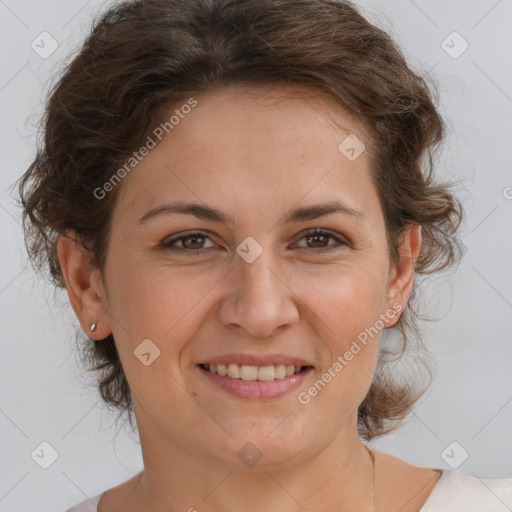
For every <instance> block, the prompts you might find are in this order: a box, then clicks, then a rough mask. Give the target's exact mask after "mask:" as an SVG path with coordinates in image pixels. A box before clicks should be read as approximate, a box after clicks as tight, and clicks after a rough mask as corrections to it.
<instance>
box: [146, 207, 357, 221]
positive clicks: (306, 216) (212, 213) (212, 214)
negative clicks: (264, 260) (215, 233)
mask: <svg viewBox="0 0 512 512" xmlns="http://www.w3.org/2000/svg"><path fill="white" fill-rule="evenodd" d="M173 213H181V214H185V215H193V216H194V217H197V218H198V219H201V220H206V221H211V222H219V223H223V224H231V225H233V224H234V217H233V216H231V215H229V214H227V213H225V212H222V211H220V210H218V209H216V208H212V207H211V206H206V205H204V204H200V203H184V202H180V201H178V202H175V203H164V204H161V205H159V206H156V207H155V208H152V209H151V210H149V211H148V212H146V213H145V214H144V215H142V217H140V219H139V224H143V223H145V222H147V221H148V220H149V219H152V218H154V217H156V216H158V215H162V214H167V215H169V214H173ZM331 213H342V214H344V215H351V216H353V217H355V218H358V219H361V220H366V216H365V215H364V214H363V213H362V212H360V211H358V210H354V209H353V208H351V207H349V206H347V205H346V204H344V203H342V202H341V201H329V202H327V203H324V204H313V205H309V206H300V207H295V208H292V209H291V210H289V211H288V212H287V213H286V214H285V215H284V223H285V224H291V223H293V222H303V221H306V220H313V219H317V218H319V217H322V216H324V215H328V214H331Z"/></svg>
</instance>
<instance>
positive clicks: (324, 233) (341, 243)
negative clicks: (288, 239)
mask: <svg viewBox="0 0 512 512" xmlns="http://www.w3.org/2000/svg"><path fill="white" fill-rule="evenodd" d="M315 235H321V236H326V237H328V238H332V239H333V240H335V241H336V242H337V243H338V244H339V245H335V246H331V247H330V248H319V249H315V248H313V247H301V249H305V250H306V251H307V252H313V253H326V252H329V251H332V250H334V249H338V248H340V247H342V246H345V245H346V246H348V245H349V244H348V243H347V242H346V241H345V240H343V239H342V238H340V237H338V236H336V235H335V234H334V233H332V232H331V231H327V230H325V229H320V228H315V229H311V230H309V231H307V232H305V233H304V234H303V235H302V237H301V238H299V240H298V241H300V240H302V239H303V238H305V237H307V236H315ZM192 237H202V238H210V237H209V236H208V235H206V234H204V233H201V232H191V233H188V234H186V235H182V236H179V237H176V238H173V239H171V240H169V241H167V242H165V243H163V244H162V246H163V248H164V249H170V250H176V251H183V252H186V253H188V254H190V255H194V254H202V253H203V252H204V251H207V250H209V249H212V247H206V248H202V249H186V248H179V249H178V248H176V247H173V244H175V243H176V242H179V241H180V240H183V239H185V238H192Z"/></svg>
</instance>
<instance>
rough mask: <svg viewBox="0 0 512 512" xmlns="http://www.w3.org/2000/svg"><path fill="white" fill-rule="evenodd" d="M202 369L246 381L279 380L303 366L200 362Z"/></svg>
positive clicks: (296, 371) (299, 370)
mask: <svg viewBox="0 0 512 512" xmlns="http://www.w3.org/2000/svg"><path fill="white" fill-rule="evenodd" d="M200 366H201V367H202V368H203V369H204V370H207V371H209V372H210V373H213V374H218V375H220V376H221V377H229V378H231V379H241V380H246V381H254V380H259V381H269V380H279V379H284V378H285V377H290V376H292V375H294V374H296V373H300V372H301V371H302V370H303V369H305V368H306V367H305V366H294V365H284V364H278V365H270V366H249V365H245V364H236V363H229V364H202V365H200Z"/></svg>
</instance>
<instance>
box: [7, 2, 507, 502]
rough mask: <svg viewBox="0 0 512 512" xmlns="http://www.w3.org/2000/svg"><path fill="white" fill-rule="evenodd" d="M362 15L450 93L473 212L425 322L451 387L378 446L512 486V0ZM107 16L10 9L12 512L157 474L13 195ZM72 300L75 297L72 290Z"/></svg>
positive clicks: (444, 97) (47, 6)
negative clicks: (56, 87) (48, 456)
mask: <svg viewBox="0 0 512 512" xmlns="http://www.w3.org/2000/svg"><path fill="white" fill-rule="evenodd" d="M358 3H359V5H361V7H362V9H363V13H365V14H366V15H367V16H368V17H369V18H370V20H371V21H373V22H374V23H376V24H377V25H379V26H381V27H382V28H384V29H385V30H387V31H388V32H390V34H391V35H392V36H393V37H394V38H395V39H396V40H397V41H398V43H399V45H400V46H401V47H402V49H403V52H404V54H405V55H406V57H407V58H408V60H409V62H410V64H411V65H412V66H414V67H415V68H416V69H417V70H420V71H421V72H422V73H426V72H430V75H431V76H432V77H433V78H434V79H435V80H436V81H437V84H438V86H439V89H440V95H441V98H440V101H441V105H440V108H441V111H442V113H443V115H444V116H445V118H446V119H447V120H448V121H449V123H450V125H449V134H448V139H447V142H446V144H445V147H444V150H443V152H442V154H441V155H440V159H439V167H440V172H441V173H442V175H444V176H445V177H447V178H449V179H452V178H453V179H464V180H465V190H463V192H462V196H461V197H462V199H463V201H464V205H465V208H466V211H467V219H466V223H465V226H464V231H463V233H462V240H463V242H464V244H465V246H466V247H467V253H466V254H465V256H464V258H463V260H462V263H461V266H460V268H459V269H458V270H457V271H456V272H455V273H454V274H453V275H452V277H451V278H449V279H448V280H446V281H444V282H441V281H437V282H435V283H432V284H431V285H430V286H429V288H428V289H427V290H426V293H430V294H431V295H430V296H429V297H430V298H429V302H431V303H432V304H435V308H434V309H435V311H436V312H437V314H438V315H440V316H442V317H443V318H442V319H441V320H439V321H438V322H437V323H433V324H426V325H424V326H423V332H424V339H425V343H426V345H427V346H428V348H429V349H430V351H431V352H432V354H433V357H434V360H435V362H436V367H437V372H436V380H435V381H434V383H433V384H432V386H431V388H430V390H429V392H428V393H427V395H426V396H425V397H424V398H423V399H422V400H421V401H420V403H419V404H418V406H417V407H416V408H415V409H414V412H413V413H412V415H411V420H410V422H409V423H408V424H407V425H406V426H405V427H403V428H402V429H400V430H399V431H397V432H396V433H394V434H391V435H389V436H388V437H385V438H383V439H381V440H378V441H374V442H372V443H371V444H372V445H373V446H375V447H376V448H378V449H381V450H384V451H387V452H389V453H391V454H393V455H396V456H398V457H401V458H403V459H405V460H407V461H409V462H412V463H414V464H418V465H424V466H430V467H438V468H448V467H449V466H448V464H447V463H446V462H445V459H443V457H442V454H443V453H445V454H446V452H445V449H446V448H447V447H448V446H449V445H450V443H452V442H454V441H456V442H457V443H458V444H459V445H460V446H459V445H455V447H454V451H453V452H452V451H451V448H453V446H452V447H451V448H449V449H448V452H447V453H448V454H449V455H450V456H452V460H453V459H456V458H459V457H461V454H462V453H463V452H462V449H464V450H466V451H467V452H468V454H469V457H468V458H467V460H466V461H465V462H464V463H463V464H462V465H460V466H459V467H458V469H460V470H461V471H464V472H466V473H469V474H473V475H477V476H479V477H481V478H489V477H512V436H511V433H510V432H511V429H510V427H511V425H512V403H511V402H512V372H511V371H510V368H511V360H512V358H511V356H512V350H511V339H512V325H511V324H512V322H511V319H512V315H511V313H512V286H511V284H512V265H511V264H510V262H511V259H510V257H511V254H512V236H511V227H510V226H511V223H510V221H511V218H512V199H511V198H512V188H511V187H512V172H511V163H512V158H511V156H512V140H511V133H512V68H511V64H510V63H511V62H512V59H511V56H512V55H511V53H512V52H511V48H512V32H511V31H510V25H511V23H512V1H511V0H501V1H496V0H480V1H476V0H472V1H464V2H462V1H455V0H450V1H446V0H434V1H433V0H430V1H426V0H415V1H412V0H393V1H387V2H386V3H385V4H384V3H381V2H377V1H376V0H372V1H366V0H365V1H360V2H358ZM105 5H106V4H105V3H104V2H102V1H99V0H93V1H90V2H85V1H84V0H72V1H70V0H46V1H44V2H37V1H34V0H23V1H19V0H18V1H9V0H6V1H0V37H1V38H2V44H1V45H0V52H1V56H2V60H1V62H2V67H1V74H0V102H1V112H2V116H1V118H0V130H1V137H0V144H1V148H2V159H1V162H0V165H1V168H2V171H1V174H0V180H1V187H0V188H1V190H0V232H1V243H0V268H1V270H0V314H1V322H2V323H1V328H0V336H1V341H2V358H1V370H0V379H1V386H2V389H3V393H2V395H1V400H0V426H1V432H2V437H1V454H0V460H1V461H2V471H1V475H2V476H1V481H0V510H2V511H7V510H9V511H11V512H14V511H31V510H38V511H41V512H43V511H56V510H64V509H66V508H67V507H69V506H71V505H72V504H75V503H77V502H78V501H81V500H83V499H85V498H86V497H88V496H89V497H90V496H93V495H95V494H98V493H99V492H101V491H103V490H105V489H107V488H108V487H111V486H114V485H117V484H118V483H120V482H122V481H125V480H127V479H128V478H130V477H131V476H133V475H134V474H135V473H137V472H138V471H140V469H141V468H142V458H141V454H140V446H139V445H138V444H137V439H134V438H133V437H132V436H130V435H127V434H126V433H125V432H123V431H121V433H119V435H118V437H117V439H116V440H115V441H114V440H113V437H114V434H115V428H114V426H113V418H114V416H113V415H112V414H111V413H109V412H108V411H107V410H106V409H105V408H104V407H103V406H102V405H101V403H100V400H99V395H98V394H97V393H96V391H95V389H94V388H93V387H90V388H87V387H86V385H85V384H84V382H86V379H87V378H86V377H84V375H83V372H82V371H81V370H80V368H79V367H78V365H77V362H76V354H75V349H74V343H73V342H72V326H73V325H75V316H74V313H73V312H72V310H71V307H69V308H68V313H63V312H65V311H66V310H65V309H64V308H62V307H58V306H55V305H54V303H53V302H52V301H53V298H52V297H53V295H52V291H51V287H50V286H49V285H47V284H45V283H44V282H41V281H40V280H34V272H33V270H32V268H31V267H30V265H29V264H28V261H27V258H26V255H25V251H24V246H23V243H22V231H21V228H20V223H19V211H18V210H17V209H16V207H15V205H14V202H13V199H12V197H11V194H12V193H11V192H10V189H9V187H10V186H11V185H12V183H13V182H14V181H15V180H16V179H17V178H18V177H19V176H20V175H21V174H22V173H23V172H24V170H25V169H26V167H27V166H28V165H29V163H30V161H31V158H32V157H33V155H34V151H35V133H36V130H35V125H36V122H37V120H38V117H39V114H40V113H41V111H42V101H43V99H44V97H45V96H44V95H45V93H46V90H47V87H48V84H49V77H50V76H51V74H52V73H53V72H54V71H55V70H57V69H58V68H59V67H60V65H61V63H62V62H63V59H65V58H67V56H68V55H69V52H70V50H71V49H73V48H74V47H75V46H76V45H77V44H78V43H79V42H80V41H81V39H82V37H83V35H84V34H85V32H86V31H87V30H88V27H89V23H90V20H91V19H92V17H93V16H94V15H95V14H97V13H98V12H99V11H101V10H102V9H104V8H105ZM43 31H46V32H48V33H50V34H51V36H52V37H53V38H55V39H56V41H58V43H59V47H58V49H57V50H56V51H55V52H54V53H53V54H52V55H51V56H50V57H48V58H47V59H43V58H41V57H40V56H39V55H38V54H37V53H36V52H35V51H34V50H33V49H32V48H31V43H32V41H33V40H34V39H36V38H37V37H38V36H39V34H40V33H41V32H43ZM453 31H457V32H458V33H459V34H460V35H461V36H462V37H463V38H464V39H465V40H466V41H467V42H468V43H469V48H468V49H467V50H466V51H465V52H464V53H463V54H462V55H460V56H459V57H458V58H453V57H451V56H450V55H448V54H447V53H446V52H445V50H444V49H443V47H442V42H443V41H444V40H445V39H446V38H447V36H449V35H450V34H451V33H452V32H453ZM452 40H453V43H452ZM461 44H463V43H462V41H461V40H459V39H457V36H455V39H454V38H453V36H451V38H449V39H448V40H447V42H446V43H445V45H449V46H452V47H453V48H452V50H450V51H452V52H456V51H458V50H460V49H461V48H462V47H461V46H460V45H461ZM60 297H61V298H62V300H63V301H67V294H66V292H65V291H63V292H61V295H60ZM43 441H46V442H48V443H49V444H50V445H51V446H53V447H54V449H55V450H56V451H57V452H58V458H57V460H56V461H55V462H54V463H53V464H52V465H51V466H50V467H49V468H48V469H46V470H45V469H42V468H41V467H39V466H38V465H37V464H36V463H35V462H34V460H32V458H31V453H32V452H33V451H34V450H35V449H36V448H37V447H38V446H39V445H40V443H41V442H43ZM46 453H48V451H47V452H46ZM445 458H446V457H445Z"/></svg>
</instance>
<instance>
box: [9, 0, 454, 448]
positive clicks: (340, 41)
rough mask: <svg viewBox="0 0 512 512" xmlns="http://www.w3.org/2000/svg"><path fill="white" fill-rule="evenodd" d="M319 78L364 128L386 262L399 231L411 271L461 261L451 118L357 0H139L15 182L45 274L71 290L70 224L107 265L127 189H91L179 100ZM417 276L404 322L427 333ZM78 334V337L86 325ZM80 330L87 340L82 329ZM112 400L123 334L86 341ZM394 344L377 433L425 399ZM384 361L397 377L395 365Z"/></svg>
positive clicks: (123, 394) (372, 413)
mask: <svg viewBox="0 0 512 512" xmlns="http://www.w3.org/2000/svg"><path fill="white" fill-rule="evenodd" d="M280 84H291V85H297V86H300V85H304V86H306V85H307V86H312V87H314V88H315V91H317V92H318V94H319V95H322V94H323V95H329V96H330V97H334V98H335V99H336V101H337V102H338V103H339V105H341V106H342V107H343V108H344V109H345V110H346V111H347V112H349V113H351V114H353V115H354V116H355V118H356V119H358V120H360V121H361V122H363V123H364V125H365V126H366V127H367V129H368V134H369V138H370V139H371V141H372V147H373V151H372V158H371V161H370V170H371V177H372V180H373V182H374V184H375V186H376V189H377V191H378V196H379V200H380V204H381V207H382V210H383V214H384V218H385V226H386V238H387V242H388V248H389V254H390V261H391V262H394V263H396V262H397V261H398V248H399V243H400V236H401V235H402V234H403V233H404V229H405V228H406V227H407V226H408V225H411V224H416V225H420V226H421V229H422V248H421V252H420V254H419V257H418V260H417V262H416V266H415V274H417V275H421V274H423V275H430V274H433V273H436V272H439V271H441V270H443V269H447V268H449V267H454V266H455V263H456V262H457V261H458V257H459V256H460V250H458V249H460V245H459V243H458V240H457V237H456V236H455V235H456V233H457V229H458V227H459V225H460V223H461V220H462V205H461V203H460V201H459V200H458V199H457V198H456V196H455V195H454V194H453V193H452V190H451V187H452V186H453V184H450V183H437V182H436V181H435V180H434V176H433V167H434V166H433V154H434V151H436V150H437V148H438V146H439V145H440V143H441V142H442V141H443V139H444V134H445V131H446V128H445V123H444V121H443V119H442V118H441V116H440V114H439V112H438V111H437V109H436V106H435V103H436V101H437V98H435V96H434V94H433V92H432V91H431V90H430V88H429V86H428V85H427V82H426V79H425V78H424V77H422V76H421V75H420V74H418V73H417V72H415V71H413V70H412V69H411V68H410V67H409V66H408V64H407V62H406V59H405V57H404V55H403V54H402V52H401V50H400V48H399V47H398V46H397V44H396V43H395V42H394V41H393V39H392V38H391V37H390V36H389V35H388V34H387V33H386V32H385V31H383V30H382V29H379V28H378V27H376V26H375V25H373V24H371V23H370V22H369V21H368V20H367V19H366V18H365V17H364V16H363V15H361V14H360V12H359V11H358V9H357V8H356V7H355V5H354V4H353V3H352V2H350V1H347V0H151V1H146V2H143V1H142V0H136V1H126V2H121V3H119V4H117V5H114V6H112V7H110V8H109V9H108V10H107V11H105V12H104V13H103V14H102V15H101V16H99V17H98V19H96V20H95V22H94V24H93V26H92V28H91V31H90V34H89V35H88V36H87V38H86V40H85V41H84V43H83V45H82V46H81V48H80V49H79V51H78V52H77V54H76V56H74V58H73V59H72V60H71V62H70V63H69V64H67V65H66V66H64V68H63V69H62V72H61V75H60V76H59V79H58V81H57V83H56V84H55V85H54V86H53V87H52V88H51V90H50V91H49V97H48V100H47V103H46V109H45V113H44V117H43V119H42V121H41V132H42V133H43V136H42V139H41V143H40V144H38V148H37V154H36V156H35V159H34V161H33V162H32V164H31V165H30V166H29V168H28V169H27V171H26V172H25V173H24V175H23V176H22V177H21V178H20V179H19V183H18V187H19V188H18V191H19V196H20V198H21V207H22V219H23V229H24V235H25V245H26V247H27V251H28V254H29V257H30V260H31V262H32V265H33V266H34V268H35V269H36V270H38V271H40V272H43V273H44V274H45V275H46V276H47V277H49V279H50V280H51V282H52V284H53V285H55V286H56V287H58V288H65V286H66V284H65V280H64V278H63V274H62V270H61V267H60V264H59V259H58V255H57V246H58V241H59V237H60V236H61V235H62V236H66V231H67V230H68V229H69V230H73V231H74V232H75V233H76V234H77V237H78V240H77V242H79V243H80V244H81V245H82V247H83V248H84V249H85V250H87V251H88V253H89V254H90V257H91V263H92V265H93V266H94V268H98V269H99V270H100V271H101V272H102V273H103V271H104V264H105V259H106V252H107V249H108V240H109V232H110V226H111V217H112V216H111V213H112V211H113V208H114V205H115V202H116V198H117V196H118V194H119V190H120V188H121V187H122V184H121V185H119V186H117V187H115V188H114V189H113V190H112V191H110V192H109V193H108V194H107V195H106V197H105V198H104V199H102V200H101V201H99V200H98V199H97V198H96V197H95V195H94V190H95V189H97V187H100V186H102V185H103V184H104V183H105V182H106V181H108V178H109V177H110V176H112V175H113V173H114V171H115V170H116V169H118V168H119V166H120V165H122V163H123V162H126V160H127V158H129V157H130V156H131V154H132V153H133V152H134V150H135V149H136V148H138V147H140V145H141V143H142V141H144V140H145V139H146V138H147V137H148V134H149V133H150V130H151V128H152V127H154V126H155V125H156V123H157V122H158V120H160V119H161V116H162V115H163V112H167V111H168V109H169V107H170V106H173V105H178V104H180V102H182V101H183V100H184V98H187V97H190V96H191V95H193V94H199V93H202V92H207V91H210V90H212V89H213V88H218V87H227V86H229V85H246V86H247V85H248V86H249V87H259V86H269V87H276V86H279V85H280ZM416 288H417V285H416V283H415V286H414V289H413V292H412V294H411V297H410V299H409V303H408V305H407V307H406V309H405V311H404V312H403V314H402V315H401V317H400V319H399V321H398V322H397V324H396V327H393V330H396V329H398V330H399V331H400V333H401V336H402V339H403V343H402V348H401V352H400V353H399V354H398V356H399V358H400V357H401V356H402V355H403V353H404V350H405V348H406V345H407V335H408V333H413V334H416V335H418V345H417V346H420V345H421V344H422V341H421V337H420V336H419V329H418V326H417V319H418V318H419V313H418V311H415V309H414V307H413V305H414V302H415V292H416ZM80 332H81V331H80ZM82 336H83V335H82ZM78 341H80V342H83V347H82V350H81V351H80V352H81V357H83V361H82V362H83V363H84V365H85V366H86V367H87V369H88V371H98V374H99V375H98V380H97V385H98V388H99V392H100V395H101V397H102V399H103V401H104V402H105V403H106V404H107V406H111V407H113V408H114V409H116V410H118V411H120V413H123V412H125V411H128V413H129V414H128V416H129V419H130V423H131V414H132V412H133V407H132V402H131V396H130V388H129V385H128V382H127V380H126V377H125V374H124V373H123V368H122V366H121V362H120V360H119V356H118V352H117V349H116V346H115V342H114V338H113V336H112V334H110V335H109V336H108V337H107V338H105V339H103V340H99V341H98V340H92V339H90V338H88V337H87V338H86V339H81V340H80V339H79V334H78V333H77V342H78ZM394 354H396V351H394V352H393V351H390V350H385V349H384V348H381V353H380V357H379V360H378V364H377V369H376V374H375V376H374V380H373V382H372V384H371V386H370V388H369V391H368V394H367V396H366V397H365V399H364V401H363V402H362V403H361V404H360V407H359V409H358V431H359V435H360V436H361V437H363V438H364V439H366V440H370V439H372V438H374V437H377V436H381V435H383V434H385V433H387V432H390V431H391V430H393V429H395V428H397V427H398V426H400V425H401V424H402V423H403V420H404V419H405V418H406V416H407V415H408V413H409V412H410V409H411V406H412V405H413V404H414V403H415V402H416V401H417V400H418V398H419V397H420V396H421V395H422V394H423V393H424V392H425V390H426V388H424V389H421V390H419V391H418V389H416V387H415V386H414V385H413V383H412V380H413V379H409V380H407V381H405V382H399V381H398V380H397V379H395V377H396V375H392V374H391V373H390V372H389V363H390V362H391V356H392V355H394ZM386 369H387V370H386Z"/></svg>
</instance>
